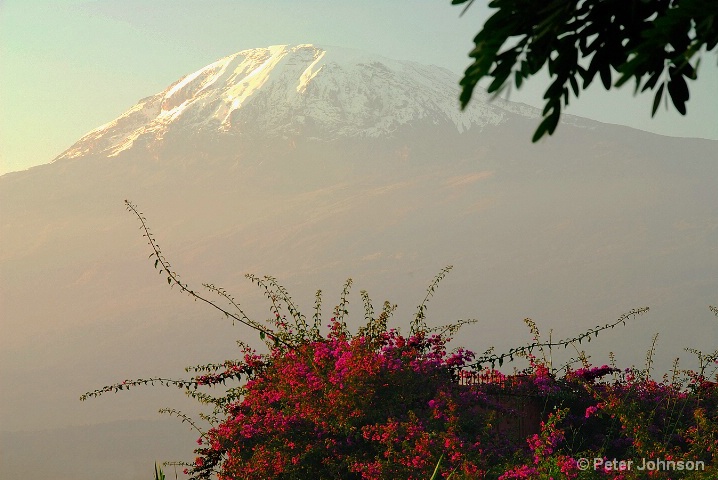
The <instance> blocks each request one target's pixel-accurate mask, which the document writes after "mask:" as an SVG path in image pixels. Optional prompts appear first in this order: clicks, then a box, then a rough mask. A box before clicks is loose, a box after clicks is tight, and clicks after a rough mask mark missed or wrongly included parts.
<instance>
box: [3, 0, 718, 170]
mask: <svg viewBox="0 0 718 480" xmlns="http://www.w3.org/2000/svg"><path fill="white" fill-rule="evenodd" d="M450 3H451V2H450V0H414V1H408V0H392V1H387V0H363V1H360V2H357V1H349V0H346V1H345V0H331V1H329V0H323V1H319V0H308V1H304V0H302V1H297V0H291V1H290V0H281V1H261V2H260V1H258V0H256V1H240V0H221V1H208V0H174V1H166V0H152V1H147V0H123V1H120V2H118V1H116V0H92V1H90V0H60V1H58V0H47V1H46V0H32V1H28V0H0V68H1V70H0V174H2V173H6V172H9V171H14V170H22V169H25V168H28V167H31V166H33V165H37V164H42V163H47V162H49V161H50V160H52V159H53V158H54V157H55V156H57V155H58V154H60V153H61V152H62V151H63V150H65V149H66V148H68V147H69V146H70V145H72V144H73V143H74V142H75V141H76V140H78V139H79V138H80V137H81V136H82V135H84V134H85V133H87V132H88V131H90V130H92V129H93V128H95V127H97V126H99V125H101V124H103V123H106V122H108V121H110V120H112V119H113V118H115V117H117V116H118V115H120V114H121V113H122V112H123V111H125V110H126V109H128V108H129V107H131V106H132V105H134V104H135V103H136V102H137V100H139V99H140V98H143V97H146V96H149V95H152V94H155V93H158V92H159V91H161V90H163V89H164V88H165V87H167V86H168V85H169V84H171V83H172V82H174V81H175V80H177V79H179V78H180V77H181V76H183V75H185V74H188V73H191V72H193V71H195V70H198V69H199V68H201V67H203V66H205V65H207V64H209V63H211V62H213V61H214V60H216V59H218V58H221V57H223V56H226V55H229V54H231V53H235V52H237V51H240V50H243V49H247V48H253V47H262V46H268V45H274V44H284V43H291V44H295V43H318V44H323V45H336V46H343V47H352V48H359V49H363V50H367V51H369V52H375V53H380V54H383V55H384V56H388V57H392V58H397V59H406V60H414V61H418V62H421V63H426V64H435V65H440V66H443V67H446V68H448V69H450V70H453V71H455V72H457V73H461V72H462V71H463V70H464V69H465V68H466V66H467V65H468V64H469V60H468V57H467V53H468V51H469V50H470V49H471V47H472V41H471V40H472V38H473V36H474V35H475V34H476V32H478V30H479V29H480V27H481V25H483V22H484V20H485V19H486V18H487V16H488V9H487V8H486V7H485V4H486V3H487V2H476V3H475V4H474V6H472V7H471V8H470V9H469V11H468V12H467V13H466V14H465V15H464V16H463V17H461V18H460V13H461V8H460V7H456V6H452V5H451V4H450ZM716 60H717V58H716V54H715V52H711V53H708V54H706V55H704V59H703V62H702V65H701V69H700V70H699V76H700V79H699V80H698V82H697V83H694V84H693V86H692V87H691V100H690V102H689V103H688V116H687V117H681V116H680V115H679V114H677V113H674V112H673V111H671V112H666V111H664V110H661V111H660V112H659V114H658V116H657V118H655V119H651V118H650V108H651V102H652V97H649V96H645V97H644V98H638V99H634V98H632V86H627V87H626V88H624V89H623V90H622V91H620V92H618V94H616V93H615V92H614V93H611V94H607V93H605V92H604V90H603V87H602V86H600V82H595V83H594V85H592V88H591V89H590V90H589V92H588V93H586V94H585V95H583V96H582V97H581V98H580V99H579V100H578V101H576V102H574V105H572V107H571V108H570V109H569V110H568V112H569V113H573V114H575V115H581V116H584V117H588V118H592V119H595V120H599V121H603V122H608V123H617V124H625V125H629V126H633V127H636V128H640V129H643V130H649V131H654V132H657V133H661V134H665V135H674V136H695V137H703V138H713V139H718V94H716V91H717V90H716V85H718V66H717V65H716V63H717V61H716ZM544 86H545V79H541V80H538V81H535V82H529V85H527V86H526V87H524V88H523V89H522V90H521V91H520V92H516V91H514V92H513V93H512V96H511V98H510V99H511V100H517V101H522V102H524V103H529V104H533V105H537V106H538V105H541V96H542V93H543V90H542V88H543V87H544ZM526 141H528V139H527V140H526Z"/></svg>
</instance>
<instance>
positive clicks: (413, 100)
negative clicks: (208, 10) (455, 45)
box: [53, 44, 539, 161]
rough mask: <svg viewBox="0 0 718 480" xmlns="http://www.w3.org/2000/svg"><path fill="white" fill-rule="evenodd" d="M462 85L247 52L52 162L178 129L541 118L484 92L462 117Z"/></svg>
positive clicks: (289, 50) (299, 51)
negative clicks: (460, 108)
mask: <svg viewBox="0 0 718 480" xmlns="http://www.w3.org/2000/svg"><path fill="white" fill-rule="evenodd" d="M347 52H349V53H347ZM458 80H459V77H458V75H455V74H453V73H451V72H449V71H448V70H446V69H442V68H439V67H430V66H424V65H421V64H418V63H415V62H409V61H399V60H391V59H387V58H385V57H381V56H378V55H370V54H366V53H363V52H360V51H356V50H351V49H342V48H336V47H326V48H324V47H319V46H315V45H312V44H301V45H296V46H291V45H275V46H270V47H266V48H255V49H249V50H243V51H241V52H238V53H235V54H232V55H228V56H226V57H224V58H221V59H219V60H217V61H215V62H213V63H211V64H209V65H207V66H205V67H203V68H201V69H199V70H197V71H195V72H193V73H191V74H188V75H185V76H184V77H182V78H180V79H179V80H177V81H175V82H173V83H172V84H171V85H170V86H168V87H167V88H166V89H165V90H163V91H162V92H160V93H157V94H155V95H151V96H149V97H145V98H144V99H142V100H140V101H139V102H138V103H137V104H135V105H134V106H133V107H131V108H130V109H128V110H127V111H126V112H124V113H123V114H121V115H120V116H119V117H117V118H116V119H114V120H112V121H110V122H108V123H106V124H104V125H101V126H100V127H98V128H96V129H94V130H92V131H90V132H88V133H87V134H86V135H84V136H83V137H82V138H81V139H80V140H79V141H78V142H76V143H75V144H74V145H72V146H71V147H70V148H68V149H67V150H66V151H65V152H63V153H62V154H60V155H59V156H58V157H56V158H55V160H53V161H58V160H62V159H69V158H76V157H78V156H82V155H86V154H88V153H90V152H94V153H101V154H106V155H107V156H108V157H113V156H117V155H119V154H120V153H122V152H123V151H126V150H128V149H131V148H133V146H134V145H135V143H141V142H144V143H145V145H146V146H147V148H152V145H153V144H155V143H157V142H158V141H161V140H162V139H163V137H164V136H165V135H166V134H168V133H169V132H172V131H175V132H176V131H181V132H183V133H185V134H189V135H198V134H205V135H207V136H208V137H209V138H212V137H213V136H214V137H216V136H218V135H219V134H220V133H228V134H232V135H251V134H252V133H254V132H256V131H257V129H262V131H263V134H265V135H270V136H276V137H282V136H287V135H290V136H297V135H304V136H306V132H307V131H310V132H311V131H314V132H315V133H316V135H314V136H313V138H315V139H317V140H322V139H323V140H331V139H332V138H337V137H357V136H358V137H377V136H382V135H391V133H392V132H393V131H394V130H396V129H397V128H399V127H401V126H403V125H406V124H409V123H411V122H415V121H421V120H424V119H427V118H428V119H431V121H433V122H434V123H435V124H438V123H449V124H453V125H454V126H455V128H456V129H457V130H458V132H459V133H461V132H463V131H465V130H469V129H475V128H479V129H480V128H482V127H485V126H487V125H497V124H499V123H502V122H504V121H506V116H507V115H520V116H525V117H529V118H538V117H539V111H538V110H537V109H535V108H533V107H529V106H526V105H523V104H513V103H511V102H507V101H504V100H501V99H497V101H495V102H493V103H490V102H488V99H489V96H488V95H487V94H485V93H482V92H479V93H477V96H476V97H477V98H476V100H475V101H474V102H472V104H471V105H470V106H469V107H468V108H467V109H466V110H465V111H463V112H461V111H460V110H459V108H458V105H459V103H458V91H459V87H458ZM247 110H249V111H247ZM248 118H251V123H250V121H249V120H248ZM309 136H310V137H312V135H311V133H310V135H309Z"/></svg>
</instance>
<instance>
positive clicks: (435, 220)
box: [0, 45, 718, 480]
mask: <svg viewBox="0 0 718 480" xmlns="http://www.w3.org/2000/svg"><path fill="white" fill-rule="evenodd" d="M209 60H210V59H208V61H209ZM458 80H459V78H458V76H457V75H454V74H452V73H451V72H448V71H446V70H443V69H441V68H437V67H432V66H424V65H419V64H416V63H412V62H404V61H397V60H390V59H386V58H381V57H378V56H375V55H369V54H363V53H359V52H356V51H351V50H345V49H335V48H326V49H325V48H320V47H317V46H312V45H298V46H276V47H268V48H258V49H253V50H246V51H243V52H239V53H237V54H234V55H231V56H229V57H226V58H223V59H221V60H218V61H216V62H214V63H212V64H210V65H208V66H207V67H204V68H202V69H200V70H198V71H197V72H195V73H192V74H190V75H187V76H185V77H183V78H182V79H180V80H179V81H177V82H175V83H174V84H173V85H170V86H169V87H168V88H166V89H165V90H164V91H163V92H160V93H158V94H157V95H153V96H151V97H148V98H146V99H144V100H141V101H140V102H139V103H138V104H137V105H135V106H134V107H132V108H130V109H129V110H127V112H125V113H124V114H123V115H121V116H120V117H118V118H117V119H115V120H112V121H111V122H109V123H107V124H105V125H103V126H101V127H99V128H97V129H96V130H94V131H93V132H90V133H88V134H87V135H85V136H84V137H83V138H81V139H80V140H79V141H78V142H77V143H76V144H75V145H73V146H72V147H71V148H70V149H68V150H67V151H66V152H64V153H63V154H61V155H60V156H59V157H58V158H57V160H56V161H55V162H53V163H51V164H48V165H42V166H39V167H35V168H31V169H29V170H26V171H22V172H13V173H9V174H6V175H2V176H0V385H2V388H0V429H1V430H3V431H4V432H9V433H3V432H0V478H23V479H26V480H44V479H46V478H52V479H57V480H70V479H71V480H89V479H91V478H98V477H102V478H105V479H107V480H128V479H129V480H135V479H140V478H146V473H145V471H144V470H143V469H144V467H142V466H143V465H144V466H147V465H149V466H150V472H151V466H152V463H153V462H155V461H156V460H176V459H177V460H187V459H188V458H187V455H188V454H190V455H191V449H192V445H193V443H194V440H195V439H196V437H195V436H194V433H193V432H192V431H191V430H190V429H185V427H186V425H180V428H181V429H185V430H181V431H179V433H177V432H175V431H174V430H172V432H170V431H169V430H167V429H164V427H161V426H158V425H156V424H154V423H148V422H144V421H141V420H147V419H156V418H157V417H156V416H155V412H156V411H157V409H158V408H160V407H172V408H178V409H179V410H182V411H184V412H186V413H191V412H192V409H193V408H195V407H196V405H195V403H194V402H193V401H189V400H188V401H187V403H181V402H182V400H185V399H184V398H179V399H178V396H179V397H182V395H181V394H179V392H178V391H177V390H176V389H160V390H159V391H157V390H156V389H151V388H150V389H149V391H147V390H145V391H141V389H137V391H135V390H134V389H133V391H132V392H125V393H126V394H125V395H117V396H111V395H110V396H107V397H102V398H100V399H97V400H96V401H89V402H84V403H81V402H79V401H78V396H79V395H80V394H82V393H84V392H86V391H88V390H92V389H94V388H98V387H101V386H103V385H106V384H111V383H114V382H116V381H121V380H123V379H126V378H147V377H149V376H154V375H158V376H163V377H165V376H166V377H167V378H175V377H177V376H182V368H183V367H185V366H186V365H197V364H199V363H217V362H221V361H223V360H225V359H227V358H233V357H236V355H237V354H238V352H237V349H236V345H235V343H234V340H235V339H242V340H244V341H247V342H250V343H255V344H258V343H259V339H258V337H257V335H256V332H253V331H248V330H247V329H244V328H243V327H242V326H235V327H233V326H232V325H231V323H230V322H227V321H226V319H224V318H222V316H221V315H217V314H215V312H213V311H211V310H207V309H206V308H205V307H204V306H203V305H202V304H201V302H192V301H191V300H190V299H189V298H188V297H186V296H185V295H182V294H180V293H179V292H178V291H177V290H176V289H174V290H172V289H170V288H169V287H168V285H167V282H166V281H163V276H158V274H157V271H156V270H154V269H153V267H152V261H151V260H148V255H149V254H150V251H149V247H148V246H147V244H146V239H145V238H143V237H142V233H141V232H140V231H139V230H138V222H137V219H136V218H134V217H133V216H132V215H131V214H129V213H128V212H127V211H126V210H125V208H124V204H123V200H124V199H129V200H131V201H133V202H134V203H135V204H137V205H138V206H139V208H140V209H141V211H142V212H143V213H144V215H145V216H146V218H147V222H148V224H149V225H150V227H151V228H152V232H153V235H154V236H155V238H156V239H157V241H158V242H159V243H160V244H161V245H162V251H163V253H164V254H165V256H166V257H167V258H168V259H169V260H170V261H171V263H172V266H173V268H174V269H175V270H176V271H177V272H178V273H179V274H180V275H181V276H182V279H183V281H185V282H187V283H188V284H189V285H191V286H192V287H194V288H196V289H197V291H200V290H201V286H200V284H201V283H202V282H211V283H213V284H215V285H218V286H221V287H223V288H225V289H226V290H227V291H228V292H230V293H231V294H232V295H233V296H234V298H236V299H237V301H239V302H240V303H241V306H242V308H243V310H244V311H246V312H247V314H248V315H249V316H250V317H251V318H254V319H258V320H261V319H262V318H266V315H267V314H268V310H267V307H268V303H267V302H266V301H265V300H266V298H265V297H263V295H262V291H260V290H258V289H256V288H255V285H252V284H250V283H249V282H248V281H247V280H246V279H245V277H244V274H245V273H253V274H256V275H260V276H261V275H265V274H266V275H272V276H274V277H276V278H278V279H279V281H280V282H281V283H282V284H284V286H286V287H287V289H288V290H289V292H290V293H291V294H292V297H293V299H294V300H295V301H296V303H297V305H298V306H299V307H300V309H301V311H302V312H303V313H304V314H305V315H308V316H309V315H311V314H312V313H311V312H312V308H313V305H314V300H315V296H314V295H315V292H316V290H317V289H323V290H324V292H325V295H324V297H323V298H324V299H325V301H324V305H323V309H322V311H323V312H325V313H326V314H328V315H330V313H329V312H331V310H332V307H333V306H334V305H336V303H337V300H338V298H339V295H340V292H341V285H342V284H343V282H344V281H345V280H346V278H347V277H352V278H353V279H354V282H355V285H356V290H355V291H354V292H353V293H352V294H351V295H350V305H349V310H350V314H349V318H348V322H349V326H350V327H351V328H352V330H356V327H358V326H359V325H361V324H362V323H364V308H363V306H362V301H361V299H360V297H359V293H358V291H359V290H361V289H366V290H367V291H368V292H369V294H370V295H371V297H372V299H373V300H374V307H375V310H377V311H378V309H379V306H380V305H381V302H383V301H384V300H390V301H391V302H392V303H396V304H397V305H398V309H397V311H396V314H395V316H394V318H393V319H392V326H397V327H400V328H408V325H409V322H410V320H411V318H413V316H414V312H415V311H416V310H415V306H416V305H417V304H418V303H419V302H421V300H422V298H424V295H425V289H426V287H427V285H428V284H429V282H430V281H431V279H432V278H433V277H434V275H436V274H437V273H438V272H439V270H440V269H441V268H442V267H444V266H446V265H448V264H452V265H454V267H455V268H454V270H453V271H452V272H451V274H450V275H449V276H448V277H447V278H446V280H445V281H444V282H442V285H441V287H440V289H439V291H438V292H437V294H436V296H435V297H433V298H432V300H431V304H430V310H429V311H428V322H429V323H430V324H431V325H441V324H447V323H451V322H453V321H455V320H456V319H459V318H477V319H478V320H479V323H478V324H477V325H470V326H467V327H466V328H465V329H463V330H462V331H461V336H460V338H458V339H457V341H456V344H455V345H454V346H463V347H466V348H469V349H471V350H474V351H476V352H483V351H485V350H486V349H487V348H488V347H490V346H495V347H496V349H497V350H498V351H505V350H507V349H508V348H510V347H517V346H519V345H522V344H525V343H526V342H527V341H530V339H531V334H530V332H528V331H526V330H525V329H524V325H523V323H522V321H521V320H522V319H523V318H525V317H527V316H529V317H532V318H533V319H534V320H535V321H537V322H538V324H539V326H540V327H541V328H542V333H544V334H545V335H546V336H547V335H548V332H549V331H550V330H551V329H553V330H554V332H553V338H565V337H568V336H572V335H575V334H578V333H580V332H583V331H585V330H587V329H588V328H592V327H594V326H596V325H603V324H606V323H608V322H610V321H613V320H615V319H616V318H617V317H618V316H620V315H621V314H623V313H625V312H627V311H629V310H630V309H632V308H635V307H642V306H650V307H651V312H650V313H649V314H648V315H646V316H644V317H641V318H639V319H636V320H635V321H632V322H629V324H628V325H627V326H626V327H623V328H622V329H621V330H620V331H616V332H613V331H610V332H606V333H605V335H601V336H600V337H599V338H598V339H597V340H596V341H594V342H593V343H591V344H590V346H588V347H587V346H586V344H585V342H584V345H583V347H582V348H587V350H588V354H589V355H593V356H594V357H593V359H591V361H592V362H593V363H594V364H602V363H604V362H607V361H608V356H607V353H608V351H613V352H616V357H617V362H618V363H619V364H620V365H621V366H629V365H631V364H635V365H638V366H640V365H642V364H643V361H644V359H645V353H644V352H645V351H646V350H647V349H648V348H650V346H651V336H652V335H653V334H654V333H656V332H660V334H661V337H660V338H659V344H658V346H657V348H656V354H655V358H654V360H655V361H654V364H653V365H654V368H655V371H656V372H657V373H658V375H660V374H661V373H663V372H664V371H666V370H667V369H669V368H670V366H671V363H672V361H673V359H674V358H675V357H676V356H681V357H682V362H681V368H691V367H693V366H695V360H694V358H693V357H692V356H691V355H688V354H686V353H685V352H684V351H683V347H692V348H697V349H699V350H703V351H705V352H710V351H713V349H715V343H716V342H715V338H716V332H717V330H716V328H718V327H717V326H716V323H715V317H714V316H713V315H712V313H711V312H710V311H709V310H708V305H710V304H713V305H715V302H716V297H715V294H716V292H718V277H717V276H716V271H718V252H717V251H716V245H718V194H717V193H716V188H715V179H716V178H718V157H717V155H716V152H718V142H716V141H708V140H697V139H683V138H670V137H663V136H659V135H653V134H649V133H645V132H641V131H638V130H634V129H630V128H624V127H617V126H612V125H605V124H601V123H599V122H593V121H590V120H586V119H581V118H577V117H566V118H565V119H564V123H562V125H560V127H559V128H558V130H557V132H556V133H555V134H554V135H553V136H552V137H551V138H548V139H544V140H542V141H541V142H539V143H538V144H532V143H531V141H530V139H531V135H532V133H533V131H534V129H535V128H536V126H537V125H538V122H539V119H538V113H539V112H537V111H536V110H534V109H532V108H530V107H526V106H522V105H517V104H513V103H509V102H501V101H493V102H489V101H487V100H488V99H487V97H486V95H481V94H480V93H479V92H477V93H476V94H475V98H474V100H473V101H472V103H471V105H470V106H469V108H468V109H467V110H466V111H465V112H463V113H462V112H460V110H459V106H458V100H457V99H458V86H457V83H458ZM209 294H210V295H211V292H210V293H209ZM212 298H214V297H212ZM219 300H221V299H219ZM328 315H325V320H326V319H327V317H328ZM580 348H581V347H580ZM554 353H555V356H554V357H553V361H554V362H555V363H554V365H558V364H560V363H561V362H562V361H563V360H565V359H566V357H569V356H571V355H573V353H572V352H568V353H566V352H554ZM560 356H561V358H559V357H560ZM598 362H600V363H598ZM505 367H506V365H505ZM509 368H510V367H509ZM106 422H116V423H112V424H106V425H100V426H98V427H93V428H92V431H93V432H95V433H91V434H88V435H87V436H86V430H85V428H86V427H85V426H86V425H87V424H91V423H95V424H103V423H106ZM139 425H141V427H140V426H139ZM70 426H77V427H73V428H69V427H70ZM44 429H55V430H53V431H50V432H47V431H43V430H44ZM20 431H25V432H23V434H22V435H20V434H18V433H17V432H20ZM127 432H132V433H127ZM183 433H184V434H185V435H187V439H186V442H184V443H182V442H180V444H185V445H188V447H189V449H188V451H187V452H186V453H181V451H180V450H176V453H174V454H170V453H167V454H166V455H171V456H169V457H161V456H160V457H158V456H159V455H165V454H164V453H159V450H158V449H157V444H158V439H166V438H169V437H170V436H175V435H182V434H183ZM68 438H70V439H73V441H70V442H65V443H66V444H67V445H66V446H67V448H65V447H63V448H59V447H58V445H59V443H57V442H59V441H60V440H57V439H68ZM128 439H131V440H128ZM75 440H77V442H76V441H75ZM63 441H64V440H63ZM83 442H84V443H83ZM129 443H131V444H132V447H133V448H132V449H127V450H125V449H118V448H117V446H118V445H122V446H125V444H129ZM160 443H162V445H163V446H165V447H167V448H169V446H170V445H174V444H173V443H171V442H170V443H168V442H165V441H164V440H162V442H160ZM62 445H65V444H62ZM172 450H173V451H175V450H174V447H172ZM4 452H8V453H4ZM3 455H5V456H4V457H3ZM36 458H43V459H44V460H45V461H44V462H43V465H44V467H45V468H46V470H41V468H42V467H43V466H42V465H37V463H33V459H36ZM118 462H119V463H118ZM130 464H131V465H136V466H138V467H137V468H138V470H137V472H136V474H135V475H130V474H128V472H127V470H126V469H125V468H121V467H122V466H124V465H130ZM118 465H119V466H120V467H118Z"/></svg>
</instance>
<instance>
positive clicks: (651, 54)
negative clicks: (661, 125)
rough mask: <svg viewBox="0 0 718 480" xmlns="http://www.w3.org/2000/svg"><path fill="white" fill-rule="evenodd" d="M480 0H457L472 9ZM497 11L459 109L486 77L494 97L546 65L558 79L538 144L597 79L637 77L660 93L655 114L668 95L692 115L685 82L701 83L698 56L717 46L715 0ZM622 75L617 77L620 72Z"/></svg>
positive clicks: (515, 6)
mask: <svg viewBox="0 0 718 480" xmlns="http://www.w3.org/2000/svg"><path fill="white" fill-rule="evenodd" d="M473 2H474V0H452V2H451V3H452V4H455V5H456V4H466V8H468V7H469V6H470V5H471V4H472V3H473ZM489 7H491V8H494V9H496V12H495V13H494V14H493V15H492V16H491V17H490V18H489V19H488V20H487V21H486V23H485V24H484V26H483V28H482V29H481V31H480V32H479V33H478V35H476V37H475V38H474V43H475V45H476V46H475V48H474V49H473V50H472V51H471V52H470V53H469V56H470V57H472V58H473V59H474V62H473V63H472V64H471V65H470V66H469V67H468V68H467V69H466V72H465V74H464V77H463V79H462V80H461V86H462V92H461V104H462V106H463V107H466V105H467V104H468V103H469V101H470V100H471V95H472V93H473V91H474V87H475V86H476V85H477V83H478V82H479V81H480V80H481V79H482V78H484V77H489V78H491V79H492V82H491V84H490V85H489V87H488V91H489V92H500V91H501V90H502V89H504V88H505V87H506V86H508V85H510V84H511V82H512V77H513V82H514V83H515V84H516V87H517V88H519V87H521V85H522V84H523V82H524V80H526V79H528V78H529V77H531V76H532V75H535V74H536V73H538V72H539V71H540V70H541V69H542V68H543V67H544V65H546V66H547V67H548V73H549V75H550V76H551V79H552V82H551V84H550V85H549V87H548V89H547V90H546V92H545V94H544V99H545V100H546V104H545V106H544V109H543V116H544V119H543V121H542V122H541V124H540V125H539V126H538V128H537V130H536V133H535V134H534V137H533V141H534V142H535V141H537V140H538V139H540V138H541V137H542V136H543V135H545V134H546V133H548V134H549V135H551V134H552V133H553V132H554V130H555V129H556V126H557V125H558V122H559V119H560V116H561V108H562V107H563V106H566V105H568V103H569V98H570V96H571V92H573V95H574V96H575V97H578V96H579V93H580V92H581V91H582V90H585V89H586V88H587V87H588V86H589V85H590V84H591V82H592V81H593V80H594V78H595V77H596V75H598V76H599V77H600V78H601V82H602V83H603V86H604V87H605V88H606V89H607V90H610V89H611V88H614V87H620V86H621V85H623V84H624V83H626V82H627V81H629V80H631V79H634V80H635V82H636V87H635V91H636V92H639V91H640V92H645V91H646V90H651V91H654V92H655V94H654V95H655V97H654V101H653V111H652V115H655V113H656V110H657V109H658V105H659V104H660V102H661V99H662V98H664V96H663V95H664V93H666V91H667V94H666V97H665V98H666V103H667V98H668V97H670V99H671V101H672V103H673V105H674V106H675V108H676V110H678V111H679V112H680V113H681V114H682V115H685V114H686V102H687V101H688V98H689V89H688V83H687V81H686V80H688V79H690V80H695V79H696V78H697V70H698V64H699V63H700V53H701V51H702V50H703V49H705V50H707V51H711V50H713V49H715V47H716V45H717V44H718V1H717V0H680V1H679V0H553V1H549V2H534V1H532V0H493V1H492V2H490V3H489ZM616 74H617V75H616Z"/></svg>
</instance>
